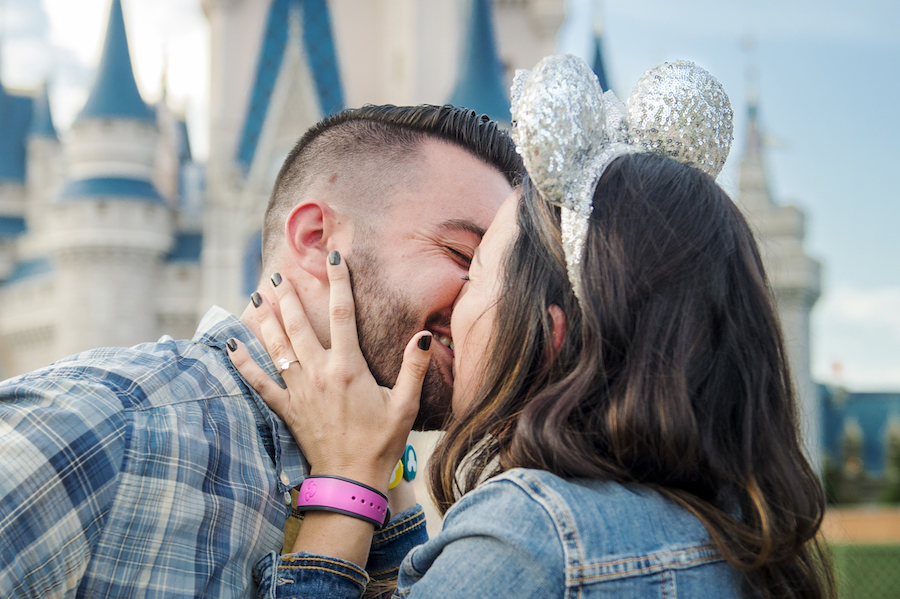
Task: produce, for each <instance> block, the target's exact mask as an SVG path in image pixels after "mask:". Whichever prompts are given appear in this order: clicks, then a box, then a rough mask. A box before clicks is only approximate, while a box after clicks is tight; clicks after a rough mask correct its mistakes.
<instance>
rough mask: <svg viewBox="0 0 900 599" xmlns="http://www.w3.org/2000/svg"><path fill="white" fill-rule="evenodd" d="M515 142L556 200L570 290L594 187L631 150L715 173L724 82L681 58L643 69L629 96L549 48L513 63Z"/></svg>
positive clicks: (543, 190) (721, 157)
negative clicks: (529, 67)
mask: <svg viewBox="0 0 900 599" xmlns="http://www.w3.org/2000/svg"><path fill="white" fill-rule="evenodd" d="M510 97H511V99H512V107H511V112H512V120H513V123H514V127H513V130H512V136H513V140H514V141H515V142H516V149H517V151H518V152H519V153H520V154H521V155H522V161H523V162H524V163H525V168H526V170H527V171H528V174H529V176H530V177H531V180H532V182H533V183H534V186H535V188H537V190H538V191H539V192H540V194H541V196H543V197H544V199H546V200H547V201H549V202H551V203H553V204H556V205H557V206H561V207H562V221H561V227H562V240H563V249H564V251H565V254H566V267H567V270H568V273H569V280H570V281H572V286H573V288H574V290H575V295H576V296H577V297H578V299H579V301H582V293H581V282H580V276H579V273H580V272H581V259H582V256H583V255H584V243H585V238H586V236H587V231H588V219H589V218H590V215H591V212H592V208H593V205H592V200H593V195H594V188H595V187H596V185H597V181H598V180H599V179H600V175H602V174H603V171H604V170H605V169H606V167H607V166H608V165H609V164H610V163H611V162H612V161H613V160H615V159H616V158H617V157H618V156H621V155H622V154H627V153H634V152H642V151H652V152H660V153H663V154H665V155H666V156H669V157H671V158H674V159H675V160H678V161H680V162H682V163H685V164H688V165H690V166H693V167H696V168H699V169H701V170H704V171H706V172H707V173H709V174H710V175H712V176H713V177H715V176H716V175H718V174H719V172H720V171H721V170H722V166H723V165H724V164H725V159H726V158H728V152H729V151H730V149H731V140H732V118H733V113H732V110H731V104H730V102H729V101H728V96H727V95H726V94H725V91H724V90H723V89H722V86H721V84H720V83H719V82H718V81H716V79H715V78H714V77H713V76H712V75H710V74H709V73H708V72H707V71H705V70H704V69H702V68H700V67H699V66H697V65H695V64H694V63H691V62H687V61H677V62H673V63H665V64H662V65H660V66H658V67H654V68H653V69H650V70H649V71H647V72H646V73H645V74H644V76H643V77H642V78H641V79H640V81H639V82H638V84H637V86H635V89H634V91H633V92H632V94H631V97H630V98H628V102H627V104H622V102H621V101H620V100H619V99H618V98H617V97H616V96H615V94H613V93H612V92H611V91H607V92H606V93H603V92H602V90H601V89H600V84H599V82H598V81H597V77H596V76H595V75H594V73H593V71H591V69H590V67H588V65H587V64H586V63H585V62H584V61H583V60H581V59H580V58H577V57H575V56H570V55H556V56H548V57H546V58H544V59H543V60H542V61H541V62H539V63H538V64H537V66H536V67H535V68H534V70H533V71H530V72H529V71H517V72H516V76H515V78H514V80H513V85H512V89H511V90H510Z"/></svg>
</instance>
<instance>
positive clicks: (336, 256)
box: [328, 250, 341, 266]
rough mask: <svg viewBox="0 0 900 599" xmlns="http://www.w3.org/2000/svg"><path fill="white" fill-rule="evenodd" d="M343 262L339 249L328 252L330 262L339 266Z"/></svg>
mask: <svg viewBox="0 0 900 599" xmlns="http://www.w3.org/2000/svg"><path fill="white" fill-rule="evenodd" d="M340 263H341V253H340V252H339V251H337V250H332V251H330V252H328V264H330V265H332V266H337V265H338V264H340Z"/></svg>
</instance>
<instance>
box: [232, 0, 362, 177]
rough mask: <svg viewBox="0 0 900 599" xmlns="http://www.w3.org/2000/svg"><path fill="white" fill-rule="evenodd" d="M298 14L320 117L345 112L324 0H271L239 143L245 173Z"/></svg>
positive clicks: (248, 166) (251, 161)
mask: <svg viewBox="0 0 900 599" xmlns="http://www.w3.org/2000/svg"><path fill="white" fill-rule="evenodd" d="M292 11H300V13H301V15H302V18H301V19H300V22H301V24H302V27H303V50H304V53H305V55H306V58H307V60H308V61H309V69H310V72H311V73H312V77H313V83H314V84H315V88H316V90H315V91H316V96H317V98H318V100H319V109H320V110H321V112H322V115H323V116H327V115H331V114H334V113H336V112H339V111H341V110H343V109H344V89H343V87H342V85H341V77H340V73H339V72H338V63H337V53H336V51H335V46H334V35H333V33H332V28H331V14H330V13H329V11H328V3H327V2H326V0H272V4H271V5H270V6H269V17H268V20H267V22H266V31H265V33H264V34H263V38H262V39H263V47H262V48H261V49H260V53H259V61H258V62H257V64H256V77H255V80H254V82H253V88H252V90H251V92H250V105H249V108H248V110H247V114H246V116H245V117H244V128H243V130H242V131H241V140H240V142H239V143H238V149H237V157H236V158H237V161H238V163H239V164H240V165H241V166H242V167H243V168H244V170H245V171H246V170H247V169H249V168H250V165H251V164H252V163H253V157H254V156H255V155H256V146H257V144H258V143H259V136H260V133H262V127H263V123H264V122H265V120H266V114H267V113H268V111H269V101H270V100H271V98H272V91H273V90H274V89H275V82H276V81H277V79H278V72H279V71H280V70H281V62H282V59H283V58H284V52H285V49H286V48H287V41H288V33H289V29H290V26H291V25H290V22H291V12H292Z"/></svg>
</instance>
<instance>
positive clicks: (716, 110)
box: [625, 60, 734, 177]
mask: <svg viewBox="0 0 900 599" xmlns="http://www.w3.org/2000/svg"><path fill="white" fill-rule="evenodd" d="M627 112H628V113H627V116H626V119H625V120H626V122H627V125H628V134H629V138H630V141H631V142H632V143H634V144H635V145H638V146H640V147H641V148H642V149H643V150H645V151H649V152H659V153H661V154H664V155H666V156H669V157H670V158H674V159H675V160H677V161H679V162H681V163H684V164H687V165H688V166H693V167H694V168H698V169H700V170H702V171H705V172H706V173H708V174H709V175H711V176H712V177H716V176H718V174H719V173H720V172H721V171H722V167H723V166H725V160H726V159H727V158H728V153H729V152H730V150H731V140H732V138H733V126H732V119H733V116H734V113H733V112H732V110H731V102H729V101H728V95H727V94H726V93H725V90H724V89H723V88H722V84H721V83H719V82H718V81H717V80H716V78H715V77H713V76H712V75H710V74H709V72H707V71H706V70H704V69H702V68H700V67H699V66H697V65H696V64H694V63H692V62H688V61H685V60H679V61H676V62H667V63H664V64H661V65H659V66H657V67H654V68H652V69H650V70H649V71H647V72H646V73H644V76H643V77H641V79H640V81H638V83H637V85H636V86H635V88H634V91H632V92H631V97H629V98H628V103H627Z"/></svg>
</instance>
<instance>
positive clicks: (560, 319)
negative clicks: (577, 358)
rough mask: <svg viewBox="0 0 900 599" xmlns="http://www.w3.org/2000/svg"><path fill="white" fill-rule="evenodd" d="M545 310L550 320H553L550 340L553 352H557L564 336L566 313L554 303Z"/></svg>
mask: <svg viewBox="0 0 900 599" xmlns="http://www.w3.org/2000/svg"><path fill="white" fill-rule="evenodd" d="M547 312H548V313H549V314H550V320H551V321H552V322H553V329H552V331H551V333H550V341H551V342H552V343H553V352H554V353H558V352H559V348H560V347H562V342H563V339H564V338H565V336H566V314H565V312H563V311H562V308H560V307H559V306H557V305H556V304H550V307H549V308H547Z"/></svg>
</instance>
